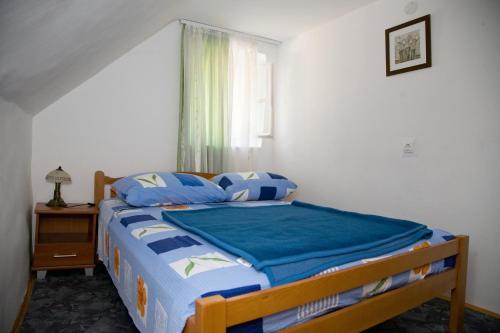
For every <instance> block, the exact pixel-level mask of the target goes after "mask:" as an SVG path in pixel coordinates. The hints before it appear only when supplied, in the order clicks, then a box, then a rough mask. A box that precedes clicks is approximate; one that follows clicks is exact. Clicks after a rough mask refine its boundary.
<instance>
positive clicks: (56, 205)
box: [46, 198, 68, 207]
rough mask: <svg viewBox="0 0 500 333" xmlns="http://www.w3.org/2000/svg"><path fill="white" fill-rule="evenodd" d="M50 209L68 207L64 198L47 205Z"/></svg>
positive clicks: (51, 201)
mask: <svg viewBox="0 0 500 333" xmlns="http://www.w3.org/2000/svg"><path fill="white" fill-rule="evenodd" d="M46 205H47V206H49V207H67V206H68V205H67V204H66V203H65V202H64V200H63V199H62V198H58V199H52V200H50V201H49V202H47V203H46Z"/></svg>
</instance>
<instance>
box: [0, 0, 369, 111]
mask: <svg viewBox="0 0 500 333" xmlns="http://www.w3.org/2000/svg"><path fill="white" fill-rule="evenodd" d="M372 1H374V0H0V97H1V98H3V99H5V100H7V101H10V102H13V103H15V104H17V105H18V106H19V107H20V108H22V109H24V110H25V111H27V112H29V113H32V114H36V113H37V112H39V111H41V110H43V109H44V108H45V107H47V106H48V105H50V104H52V103H53V102H55V101H56V100H57V99H59V98H60V97H62V96H63V95H65V94H66V93H68V92H69V91H71V90H72V89H74V88H75V87H77V86H78V85H80V84H81V83H82V82H84V81H86V80H87V79H89V78H90V77H91V76H93V75H94V74H96V73H97V72H99V71H100V70H101V69H102V68H104V67H105V66H107V65H108V64H109V63H111V62H112V61H113V60H115V59H116V58H118V57H119V56H121V55H122V54H124V53H125V52H126V51H128V50H129V49H131V48H132V47H134V46H136V45H137V44H139V43H140V42H142V41H143V40H145V39H146V38H148V37H149V36H151V35H152V34H154V33H155V32H156V31H158V30H160V29H161V28H162V27H164V26H165V25H167V24H168V23H170V22H172V21H174V20H176V19H180V18H184V19H189V20H194V21H198V22H203V23H207V24H212V25H216V26H221V27H225V28H230V29H235V30H239V31H244V32H249V33H254V34H257V35H261V36H265V37H268V38H272V39H277V40H285V39H288V38H290V37H293V36H294V35H296V34H298V33H300V32H302V31H304V30H307V29H310V28H312V27H314V26H316V25H319V24H322V23H324V22H326V21H328V20H329V19H331V18H334V17H336V16H340V15H343V14H345V13H347V12H348V11H351V10H353V9H356V8H358V7H361V6H363V5H366V4H367V3H369V2H372Z"/></svg>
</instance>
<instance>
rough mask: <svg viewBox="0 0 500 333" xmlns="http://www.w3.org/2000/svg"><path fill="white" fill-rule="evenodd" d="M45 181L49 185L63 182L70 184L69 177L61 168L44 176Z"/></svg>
mask: <svg viewBox="0 0 500 333" xmlns="http://www.w3.org/2000/svg"><path fill="white" fill-rule="evenodd" d="M45 179H46V180H47V181H49V182H51V183H64V182H70V181H71V176H70V175H69V174H68V173H67V172H66V171H64V170H63V169H62V168H61V167H59V168H57V169H55V170H52V171H51V172H49V173H48V174H47V176H45Z"/></svg>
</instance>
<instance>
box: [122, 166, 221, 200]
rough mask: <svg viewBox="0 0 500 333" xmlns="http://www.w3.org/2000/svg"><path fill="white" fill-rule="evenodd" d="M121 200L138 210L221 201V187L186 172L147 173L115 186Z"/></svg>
mask: <svg viewBox="0 0 500 333" xmlns="http://www.w3.org/2000/svg"><path fill="white" fill-rule="evenodd" d="M113 188H114V189H115V191H116V194H117V195H118V197H119V198H121V199H123V200H125V201H126V202H127V203H128V204H129V205H132V206H136V207H143V206H160V205H183V204H190V203H205V202H220V201H224V200H225V199H226V194H225V192H224V190H223V189H222V188H220V187H219V186H217V185H215V184H214V183H212V182H211V181H209V180H207V179H205V178H202V177H199V176H195V175H191V174H185V173H175V172H148V173H141V174H136V175H132V176H129V177H125V178H122V179H120V180H118V181H116V182H115V183H114V184H113Z"/></svg>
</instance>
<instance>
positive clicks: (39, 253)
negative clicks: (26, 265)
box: [33, 244, 94, 269]
mask: <svg viewBox="0 0 500 333" xmlns="http://www.w3.org/2000/svg"><path fill="white" fill-rule="evenodd" d="M93 264H94V251H93V246H92V244H90V245H87V244H81V245H80V244H78V245H76V244H38V245H36V246H35V257H34V258H33V268H35V269H36V268H40V267H59V266H76V265H93Z"/></svg>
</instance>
